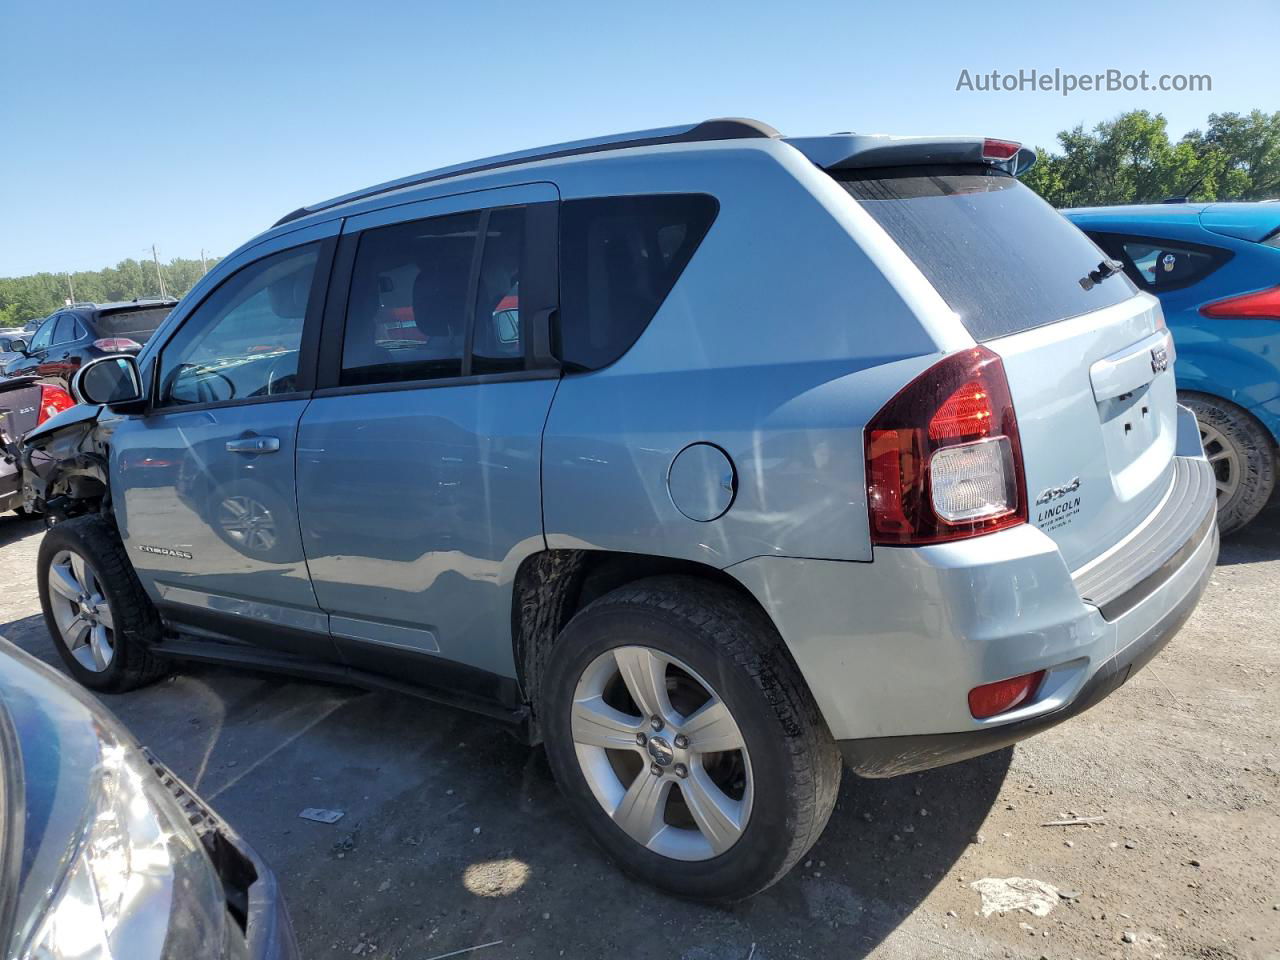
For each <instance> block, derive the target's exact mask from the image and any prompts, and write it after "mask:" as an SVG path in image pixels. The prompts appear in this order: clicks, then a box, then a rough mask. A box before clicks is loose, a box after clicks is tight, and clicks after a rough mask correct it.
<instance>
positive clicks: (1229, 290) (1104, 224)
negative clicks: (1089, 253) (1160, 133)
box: [1063, 201, 1280, 533]
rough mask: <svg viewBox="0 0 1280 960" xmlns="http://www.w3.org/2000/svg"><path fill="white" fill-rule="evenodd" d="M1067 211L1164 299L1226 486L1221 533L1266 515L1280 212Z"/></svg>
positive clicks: (1194, 405) (1279, 330) (1279, 319)
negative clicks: (1263, 513)
mask: <svg viewBox="0 0 1280 960" xmlns="http://www.w3.org/2000/svg"><path fill="white" fill-rule="evenodd" d="M1063 213H1064V214H1065V215H1066V216H1067V218H1068V219H1070V220H1071V221H1072V222H1073V223H1075V224H1076V226H1078V227H1080V229H1081V230H1083V231H1084V232H1085V233H1087V234H1088V235H1089V236H1090V237H1091V238H1093V240H1094V242H1095V243H1097V244H1098V246H1100V247H1101V248H1102V249H1103V250H1105V251H1106V252H1107V254H1108V255H1109V256H1111V257H1112V258H1114V259H1116V260H1118V261H1119V262H1120V263H1121V264H1123V265H1124V270H1125V272H1126V273H1127V274H1128V275H1129V277H1130V279H1131V280H1133V282H1134V283H1136V284H1137V285H1138V286H1139V287H1141V288H1142V289H1143V290H1147V291H1150V292H1151V293H1153V294H1155V295H1156V296H1157V297H1159V298H1160V303H1161V305H1162V306H1163V307H1164V316H1165V321H1166V322H1167V323H1168V325H1169V329H1170V330H1171V331H1172V333H1173V337H1174V342H1175V344H1176V346H1177V360H1176V364H1175V370H1176V374H1177V381H1178V396H1179V399H1180V400H1181V401H1182V403H1184V404H1186V405H1187V406H1189V407H1190V408H1191V409H1192V410H1194V411H1195V413H1196V416H1197V418H1198V419H1199V420H1200V433H1201V437H1202V439H1203V440H1204V447H1205V452H1206V454H1207V455H1208V457H1209V460H1210V461H1211V462H1212V463H1213V467H1214V473H1215V474H1216V477H1217V483H1218V524H1219V527H1220V529H1221V530H1222V532H1223V533H1230V532H1231V531H1232V530H1238V529H1239V528H1240V527H1243V526H1244V525H1245V524H1246V523H1248V522H1249V521H1250V520H1252V519H1253V518H1254V517H1255V516H1257V514H1258V512H1259V511H1260V510H1262V508H1263V507H1264V506H1266V503H1267V500H1268V499H1269V498H1270V496H1271V493H1272V490H1273V489H1274V487H1275V480H1276V463H1277V460H1278V459H1280V455H1278V454H1277V443H1280V286H1278V285H1277V284H1280V203H1277V202H1274V201H1268V202H1263V203H1157V204H1139V205H1135V206H1127V207H1082V208H1079V209H1075V210H1064V211H1063Z"/></svg>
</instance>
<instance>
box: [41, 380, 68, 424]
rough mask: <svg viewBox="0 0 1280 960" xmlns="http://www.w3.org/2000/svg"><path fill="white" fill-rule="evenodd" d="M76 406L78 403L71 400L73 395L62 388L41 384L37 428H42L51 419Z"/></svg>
mask: <svg viewBox="0 0 1280 960" xmlns="http://www.w3.org/2000/svg"><path fill="white" fill-rule="evenodd" d="M75 405H76V402H75V401H74V400H73V399H71V394H69V393H67V391H66V390H64V389H62V387H59V386H55V385H53V384H50V383H42V384H40V409H39V412H37V413H36V426H37V427H38V426H40V424H42V423H44V422H45V421H46V420H48V419H49V418H50V417H54V416H57V415H58V414H60V413H61V412H62V411H63V410H70V409H71V408H72V407H74V406H75Z"/></svg>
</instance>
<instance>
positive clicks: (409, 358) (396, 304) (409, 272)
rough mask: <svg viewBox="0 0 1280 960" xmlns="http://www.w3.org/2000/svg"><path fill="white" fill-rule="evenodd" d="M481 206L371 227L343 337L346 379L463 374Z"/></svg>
mask: <svg viewBox="0 0 1280 960" xmlns="http://www.w3.org/2000/svg"><path fill="white" fill-rule="evenodd" d="M479 227H480V214H479V213H458V214H452V215H450V216H447V217H435V218H433V219H430V220H415V221H412V222H410V223H397V224H393V225H392V226H389V227H378V228H375V229H372V230H366V231H365V232H364V233H363V234H362V235H361V237H360V246H359V249H358V250H357V251H356V262H355V265H354V267H353V268H352V274H351V295H350V297H349V298H348V301H347V323H346V332H345V334H344V337H343V341H342V375H341V379H340V380H339V382H340V383H341V384H342V385H343V386H348V385H353V384H369V383H393V382H397V381H405V380H430V379H436V378H440V377H457V376H460V375H461V374H462V352H463V340H464V334H465V332H466V321H467V301H468V300H469V299H470V294H471V264H472V260H473V259H474V257H475V245H476V236H477V234H478V232H479Z"/></svg>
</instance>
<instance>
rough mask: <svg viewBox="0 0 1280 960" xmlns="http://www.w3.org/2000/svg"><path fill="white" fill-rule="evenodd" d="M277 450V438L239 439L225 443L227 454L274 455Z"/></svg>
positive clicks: (278, 439) (278, 446)
mask: <svg viewBox="0 0 1280 960" xmlns="http://www.w3.org/2000/svg"><path fill="white" fill-rule="evenodd" d="M279 449H280V438H279V437H240V438H239V439H237V440H228V441H227V452H228V453H275V452H276V451H277V450H279Z"/></svg>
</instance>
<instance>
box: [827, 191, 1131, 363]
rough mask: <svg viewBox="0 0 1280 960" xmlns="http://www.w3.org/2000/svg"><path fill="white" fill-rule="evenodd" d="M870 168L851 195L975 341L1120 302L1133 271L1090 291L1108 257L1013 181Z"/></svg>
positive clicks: (1128, 287)
mask: <svg viewBox="0 0 1280 960" xmlns="http://www.w3.org/2000/svg"><path fill="white" fill-rule="evenodd" d="M904 171H906V172H902V171H896V170H895V171H862V172H860V173H859V174H858V175H856V176H854V175H847V174H846V175H841V176H840V177H839V179H840V181H841V183H842V184H843V186H844V188H845V189H846V190H848V191H849V193H850V194H851V195H852V196H853V197H854V198H855V199H856V200H857V201H858V202H859V203H860V204H861V206H862V208H863V209H864V210H866V211H867V212H868V213H870V214H871V216H872V217H874V218H875V220H876V222H877V223H879V224H880V226H882V227H883V228H884V229H885V232H886V233H888V234H889V236H890V237H892V238H893V240H894V241H895V242H896V243H897V244H898V246H899V247H901V248H902V250H903V252H905V253H906V254H907V256H909V257H910V258H911V260H912V262H914V263H915V265H916V266H917V267H919V268H920V272H921V273H923V274H924V276H925V278H926V279H927V280H928V281H929V282H930V283H931V284H932V285H933V287H934V289H935V290H937V291H938V293H939V295H940V296H941V297H942V299H943V300H944V301H946V303H947V306H949V307H950V308H951V309H952V310H954V311H955V312H956V313H957V314H959V316H960V319H961V321H962V322H963V323H964V325H965V327H966V328H967V329H968V331H969V333H970V334H971V335H972V336H973V338H974V339H975V340H978V341H983V340H994V339H996V338H998V337H1005V336H1008V335H1010V334H1014V333H1019V332H1021V331H1023V330H1031V329H1034V328H1035V327H1041V326H1045V325H1046V324H1050V323H1054V322H1056V321H1058V320H1065V319H1067V318H1068V317H1075V316H1079V315H1080V314H1082V313H1090V312H1092V311H1094V310H1100V309H1102V308H1103V307H1109V306H1111V305H1113V304H1116V303H1120V302H1121V301H1123V300H1127V299H1128V298H1129V297H1131V296H1133V295H1134V293H1135V292H1136V288H1135V287H1134V285H1133V284H1132V283H1131V282H1130V280H1129V278H1128V277H1126V276H1124V275H1123V274H1119V273H1117V274H1115V275H1114V276H1111V277H1108V278H1107V279H1106V280H1104V281H1103V282H1102V283H1098V284H1093V285H1091V287H1090V289H1088V290H1086V289H1085V288H1084V286H1083V285H1082V284H1081V283H1080V280H1081V278H1083V277H1087V275H1088V274H1089V272H1090V271H1091V270H1096V269H1097V267H1098V263H1099V262H1100V261H1101V260H1102V259H1103V257H1104V254H1103V253H1102V251H1101V250H1099V249H1098V248H1097V247H1096V246H1095V245H1094V244H1093V242H1092V241H1090V240H1089V238H1088V237H1086V236H1085V235H1084V234H1083V233H1081V232H1080V230H1079V229H1077V228H1076V227H1075V226H1074V225H1073V224H1072V223H1070V222H1069V221H1068V220H1067V219H1066V218H1065V217H1063V216H1062V215H1061V214H1059V213H1058V212H1057V211H1055V210H1054V209H1053V208H1052V207H1051V206H1049V205H1048V204H1047V203H1045V202H1044V201H1043V200H1041V199H1040V198H1039V197H1038V196H1037V195H1036V194H1035V193H1034V192H1032V190H1031V189H1030V188H1028V187H1026V186H1024V185H1023V184H1022V183H1019V182H1018V181H1017V180H1015V179H1014V178H1013V177H1010V176H1007V175H1005V174H998V173H995V172H994V171H987V170H982V169H977V170H973V171H968V170H957V169H956V168H948V169H939V170H937V171H930V170H927V169H924V168H904Z"/></svg>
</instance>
